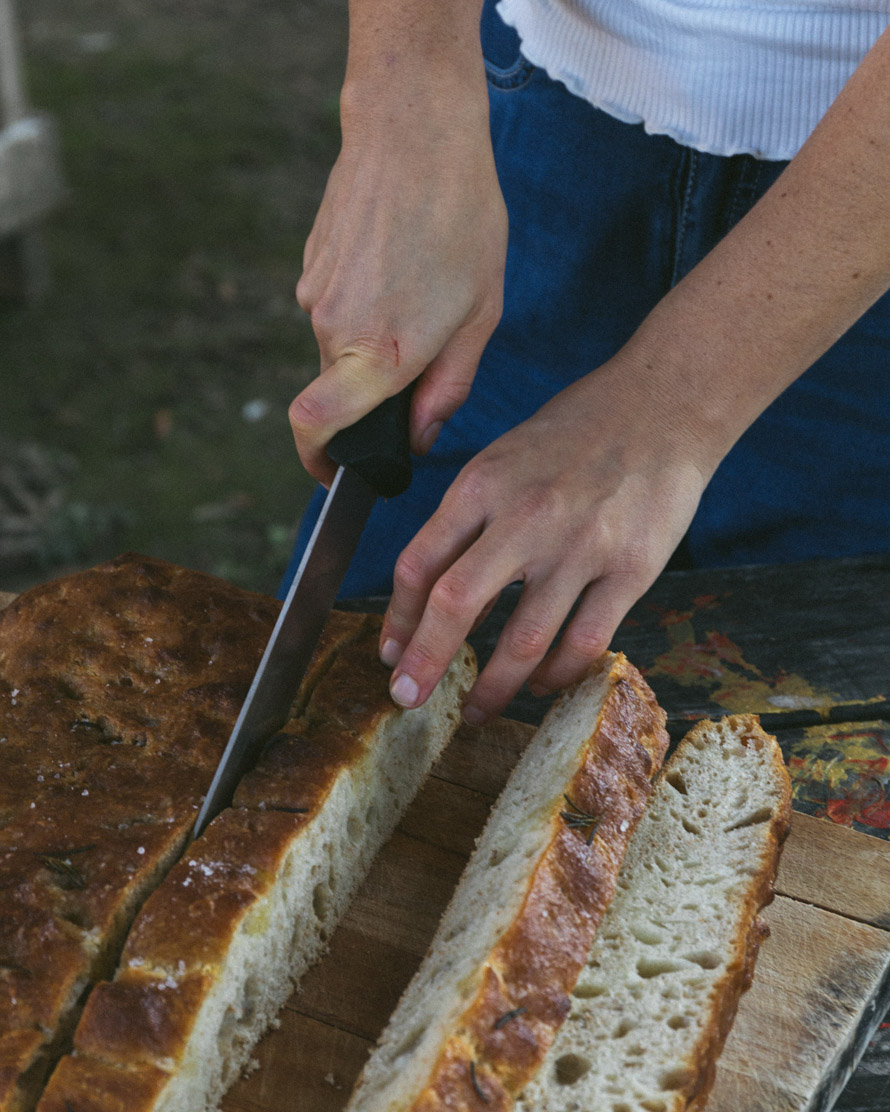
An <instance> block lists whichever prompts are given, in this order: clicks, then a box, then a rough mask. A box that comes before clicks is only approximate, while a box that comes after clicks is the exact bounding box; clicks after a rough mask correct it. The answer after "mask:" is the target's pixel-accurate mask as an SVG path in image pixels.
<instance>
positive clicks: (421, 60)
mask: <svg viewBox="0 0 890 1112" xmlns="http://www.w3.org/2000/svg"><path fill="white" fill-rule="evenodd" d="M481 7H482V4H481V0H450V2H448V3H441V4H430V3H429V0H383V2H382V3H381V2H379V0H375V2H374V3H369V2H367V0H365V2H362V0H352V3H351V4H350V34H349V53H348V58H347V66H346V75H345V78H344V82H343V88H342V92H341V96H340V112H341V124H342V126H343V128H344V131H345V132H349V131H358V130H362V129H365V128H367V127H372V128H373V127H375V126H376V125H378V124H379V125H381V126H382V127H385V128H389V127H391V126H392V125H393V124H395V125H396V126H397V125H398V123H399V121H400V120H401V119H413V120H420V121H421V122H422V121H423V119H424V117H425V116H427V115H430V114H432V115H433V116H438V117H440V118H441V117H442V116H443V115H447V116H451V117H454V116H457V117H462V116H470V117H471V118H473V119H474V120H475V121H478V120H484V123H485V126H486V129H487V121H488V94H487V87H486V81H485V68H484V64H483V60H482V48H481V43H480V38H479V18H480V13H481Z"/></svg>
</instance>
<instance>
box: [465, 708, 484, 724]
mask: <svg viewBox="0 0 890 1112" xmlns="http://www.w3.org/2000/svg"><path fill="white" fill-rule="evenodd" d="M463 716H464V722H466V723H467V724H468V725H470V726H483V725H484V724H485V720H486V718H487V717H488V716H487V715H486V713H485V711H482V710H480V709H479V707H474V706H473V705H472V704H471V705H470V706H467V707H464V709H463Z"/></svg>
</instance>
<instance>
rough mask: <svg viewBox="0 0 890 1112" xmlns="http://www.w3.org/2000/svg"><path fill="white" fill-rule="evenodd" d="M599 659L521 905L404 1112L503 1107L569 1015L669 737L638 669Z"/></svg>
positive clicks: (622, 660)
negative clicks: (575, 760)
mask: <svg viewBox="0 0 890 1112" xmlns="http://www.w3.org/2000/svg"><path fill="white" fill-rule="evenodd" d="M607 666H608V667H609V668H610V676H609V680H610V692H609V694H608V696H607V698H606V701H605V703H604V706H603V710H602V713H601V715H600V719H599V722H598V724H597V728H596V730H595V732H594V734H593V735H592V737H591V740H590V742H589V743H588V748H587V753H586V757H585V759H584V761H583V764H582V766H581V767H580V769H579V770H578V772H577V773H576V775H575V776H574V778H573V779H572V781H571V783H570V784H569V785H567V787H566V797H567V799H568V800H569V801H570V802H568V803H567V802H566V800H565V799H560V800H555V801H554V802H553V805H552V815H551V819H550V827H551V837H550V841H549V844H548V846H547V848H546V849H545V851H544V853H543V855H542V857H541V858H540V860H539V862H538V865H537V867H536V868H535V870H534V872H533V874H532V875H531V876H530V877H529V880H528V886H527V889H526V894H525V898H524V902H523V905H522V908H521V910H520V912H519V914H518V916H517V918H516V919H515V921H514V923H513V924H512V926H511V928H510V929H509V930H508V931H507V932H506V933H505V934H504V935H503V936H502V938H501V939H500V941H499V943H498V944H497V945H496V947H495V948H494V950H493V951H492V952H491V954H490V956H489V959H488V961H487V963H486V966H485V968H484V970H483V973H482V977H481V982H480V988H479V990H478V992H477V994H476V996H475V998H474V1000H473V1001H472V1002H471V1004H470V1005H469V1006H468V1008H467V1009H466V1010H465V1012H464V1014H463V1016H462V1017H461V1019H460V1020H459V1021H458V1023H457V1024H456V1026H455V1029H454V1032H453V1034H452V1036H451V1037H449V1038H448V1039H447V1041H446V1042H445V1044H444V1046H443V1048H442V1051H441V1054H440V1057H439V1059H438V1061H437V1062H436V1064H435V1066H434V1067H433V1070H432V1073H431V1075H430V1078H429V1081H428V1083H427V1085H426V1087H425V1088H424V1090H423V1091H422V1092H421V1093H420V1094H419V1096H418V1097H417V1098H416V1100H415V1101H414V1102H413V1104H412V1109H413V1110H414V1112H437V1110H444V1109H448V1110H449V1112H452V1110H471V1109H472V1110H480V1112H481V1109H483V1108H487V1109H489V1110H490V1109H493V1108H500V1107H504V1108H506V1107H510V1106H512V1099H513V1097H514V1096H515V1095H516V1094H517V1093H518V1092H519V1091H520V1090H521V1089H522V1087H523V1085H524V1084H525V1082H526V1081H527V1080H528V1079H529V1078H530V1077H531V1076H532V1075H533V1074H534V1073H535V1071H536V1070H537V1069H538V1068H539V1066H540V1064H541V1062H542V1060H543V1058H544V1055H545V1054H546V1051H547V1049H548V1047H549V1046H550V1044H551V1043H552V1041H553V1038H554V1035H555V1033H556V1031H557V1029H558V1028H559V1026H560V1025H561V1024H562V1022H563V1020H564V1019H565V1017H566V1015H567V1014H568V1011H569V993H570V992H571V990H572V988H573V987H574V985H575V982H576V981H577V978H578V974H579V972H580V970H581V968H582V966H583V964H584V961H585V959H586V957H587V953H588V950H589V948H590V943H591V941H592V939H593V937H594V935H595V933H596V929H597V927H598V925H599V922H600V920H601V918H602V916H603V913H604V912H605V909H606V907H607V906H608V904H609V901H610V900H611V898H612V894H613V892H614V889H615V882H616V879H617V875H618V869H619V866H620V863H621V859H622V857H623V855H624V850H625V848H626V846H627V843H628V841H629V840H630V836H631V834H632V833H633V830H634V827H635V826H636V824H637V822H638V821H639V818H640V816H641V815H642V813H643V810H644V808H645V805H646V803H647V801H648V799H649V796H650V795H651V792H652V784H653V780H654V779H655V777H656V776H657V773H658V770H659V769H660V767H661V762H662V760H663V758H664V753H665V751H666V749H667V744H668V736H667V733H666V731H665V728H664V724H665V715H664V712H663V711H662V710H661V708H660V707H659V706H658V704H657V702H656V701H655V697H654V695H653V694H652V692H651V691H650V689H649V687H648V685H647V684H646V682H645V680H643V678H642V676H641V675H640V674H639V672H638V671H637V670H636V669H635V668H634V667H633V665H631V664H630V663H629V662H628V661H627V660H626V658H625V657H624V656H622V655H621V654H618V655H615V656H611V657H610V658H609V660H608V662H607ZM579 812H584V813H585V814H588V815H590V816H592V821H591V823H590V824H589V825H588V826H579V825H577V824H576V823H574V822H573V823H570V822H567V821H566V819H565V815H566V813H569V814H572V813H579ZM594 819H595V820H596V822H594V821H593V820H594ZM594 828H595V834H594V835H593V837H592V838H591V831H592V830H594ZM471 1065H472V1069H471V1068H470V1067H471ZM480 1091H481V1093H482V1094H484V1098H483V1096H482V1095H481V1093H480Z"/></svg>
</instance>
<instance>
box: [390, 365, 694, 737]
mask: <svg viewBox="0 0 890 1112" xmlns="http://www.w3.org/2000/svg"><path fill="white" fill-rule="evenodd" d="M621 362H622V360H621V358H620V357H616V358H615V359H613V360H611V361H610V363H609V364H606V365H605V366H604V367H602V368H600V370H599V371H598V372H596V373H595V374H593V375H589V376H587V377H586V378H584V379H582V380H580V381H579V382H577V383H575V384H574V385H572V386H570V387H569V388H568V389H566V390H564V391H563V392H562V393H560V394H558V395H557V396H556V397H555V398H553V399H552V400H551V401H550V402H548V403H547V405H545V406H544V407H543V408H542V409H541V410H540V411H539V412H538V413H537V414H536V415H535V416H534V417H532V418H531V419H530V420H528V421H525V422H524V423H523V424H521V425H519V426H517V427H516V428H515V429H513V430H511V431H510V432H508V433H507V434H506V435H504V436H502V437H501V438H500V439H498V440H496V441H495V442H494V443H493V444H491V445H489V447H488V448H486V449H485V450H483V451H482V452H480V453H479V455H478V456H476V457H475V458H474V459H473V460H471V461H470V463H469V464H468V465H467V466H466V467H465V468H464V469H463V470H462V471H461V473H460V474H459V476H458V477H457V479H456V480H455V482H454V483H453V484H452V486H451V488H450V489H449V490H448V492H447V493H446V495H445V498H444V499H443V501H442V504H441V506H440V508H439V509H438V511H437V512H436V513H435V514H434V516H433V517H432V518H431V519H430V520H429V522H428V523H427V524H426V525H425V526H424V527H423V528H422V529H421V530H420V532H419V533H418V534H417V536H416V537H415V539H414V540H413V541H412V543H411V544H410V545H409V546H408V547H407V548H406V549H405V551H404V552H403V553H402V555H401V556H400V558H399V561H398V563H397V565H396V569H395V577H394V589H393V596H392V601H391V603H390V607H389V610H388V612H387V615H386V618H385V621H384V626H383V631H382V635H381V642H380V644H381V657H382V658H383V660H384V662H385V663H387V664H389V665H390V666H392V665H394V664H395V670H394V673H393V677H392V681H391V685H390V688H391V691H392V694H393V697H394V699H395V700H396V702H398V703H400V704H401V705H403V706H416V705H419V704H420V703H422V702H423V701H424V700H425V699H426V698H427V697H428V696H429V694H430V692H431V691H432V689H433V688H434V686H435V685H436V683H437V682H438V680H439V679H440V677H441V676H442V674H443V673H444V671H445V669H446V667H447V666H448V663H449V661H450V660H451V658H452V656H453V655H454V653H455V652H456V651H457V649H458V647H459V646H460V643H461V642H462V641H463V640H464V639H465V638H466V636H467V634H468V633H469V632H470V631H471V629H472V628H473V627H474V625H475V624H476V623H477V620H478V619H479V617H480V616H481V615H482V614H484V613H485V612H486V610H487V609H488V608H489V607H490V605H491V604H492V603H493V601H494V600H495V599H496V598H497V596H498V595H499V594H500V592H501V590H502V588H503V587H505V586H506V585H507V584H508V583H512V582H514V581H516V580H521V581H522V583H523V590H522V594H521V597H520V601H519V603H518V604H517V607H516V609H515V611H514V613H513V614H512V616H511V617H510V619H509V621H508V622H507V623H506V625H505V627H504V630H503V632H502V634H501V637H500V639H499V641H498V644H497V647H496V649H495V652H494V654H493V656H492V658H491V660H490V661H489V663H488V665H487V666H486V667H485V669H484V670H483V672H482V673H481V675H480V676H479V678H478V680H477V682H476V684H475V686H474V687H473V689H472V691H471V692H470V693H469V695H468V696H467V699H466V702H465V707H464V716H465V718H466V719H467V721H469V722H471V723H472V724H480V723H482V722H483V721H485V720H486V719H488V718H489V717H491V716H493V715H495V714H497V713H499V712H500V711H501V710H503V708H504V707H505V706H506V705H507V703H508V702H509V701H510V699H511V698H512V696H513V695H514V694H515V693H516V691H517V690H518V689H519V687H520V686H521V685H522V683H523V682H524V681H525V680H527V679H528V681H529V685H530V687H531V690H532V691H533V693H535V694H543V693H545V692H547V691H551V690H554V689H556V688H560V687H563V686H565V685H566V684H569V683H572V682H574V681H575V680H578V679H580V678H581V676H583V674H584V673H585V672H586V671H587V669H588V668H589V667H590V665H591V663H592V662H593V661H594V660H595V659H596V658H597V657H599V656H600V655H601V654H602V652H603V651H604V650H605V649H606V648H607V647H608V644H609V641H610V639H611V637H612V635H613V633H614V631H615V629H616V628H617V626H618V624H619V622H620V621H621V619H622V618H623V617H624V615H625V613H626V612H627V610H628V609H629V608H630V606H632V605H633V603H634V602H635V601H636V600H637V599H638V598H639V597H640V595H641V594H643V592H644V591H645V590H646V589H647V588H648V587H649V586H650V585H651V583H652V582H653V581H654V579H655V578H656V576H657V575H658V573H659V572H660V571H661V569H662V568H663V566H664V564H665V563H666V562H667V560H668V558H669V557H670V555H671V553H672V552H673V550H674V548H675V547H676V546H677V544H678V543H679V542H680V540H681V538H682V537H683V534H684V532H685V530H686V528H687V526H688V524H689V522H690V521H691V519H692V516H693V514H694V512H695V509H696V507H697V505H698V501H699V498H700V496H701V493H702V490H703V489H704V486H705V483H706V481H707V478H708V477H709V469H702V468H701V467H699V466H697V465H696V463H695V462H694V461H693V460H692V458H691V456H692V453H690V451H689V447H688V446H689V442H690V441H689V438H688V437H687V436H686V435H685V431H684V430H683V429H672V428H670V427H669V425H668V423H667V422H666V421H665V420H664V417H663V415H662V414H658V413H653V412H651V411H650V412H649V413H647V412H646V403H645V401H643V400H641V399H640V398H639V397H638V396H637V397H635V396H634V394H633V392H631V391H629V390H628V387H627V383H626V381H625V382H622V374H623V372H622V370H621V368H620V366H619V364H620V363H621ZM650 404H651V403H650ZM579 597H580V599H581V602H580V605H579V607H578V610H577V612H576V614H575V615H574V616H573V618H572V620H571V622H570V623H569V625H568V627H567V628H566V630H565V632H564V633H563V636H562V638H561V640H560V642H559V644H558V645H556V646H555V647H553V648H552V649H551V648H550V646H551V644H552V642H553V641H554V638H556V636H557V633H558V630H559V628H560V626H561V625H562V623H563V621H564V619H565V618H566V616H567V614H568V613H569V611H570V609H571V608H572V606H573V605H574V604H575V602H576V601H577V600H578V599H579Z"/></svg>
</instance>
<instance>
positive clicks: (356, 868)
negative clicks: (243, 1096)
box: [0, 557, 474, 1112]
mask: <svg viewBox="0 0 890 1112" xmlns="http://www.w3.org/2000/svg"><path fill="white" fill-rule="evenodd" d="M277 609H278V604H277V603H275V602H274V601H273V600H270V599H265V598H263V597H261V596H258V595H253V594H250V593H249V592H244V591H241V590H239V589H237V588H234V587H232V586H231V585H229V584H225V583H222V582H221V581H219V580H215V579H213V578H212V577H210V576H205V575H201V574H200V573H195V572H188V571H185V570H184V569H181V568H175V567H173V566H172V565H169V564H165V563H163V562H161V561H156V560H148V559H145V558H142V557H123V558H121V559H119V560H116V561H112V562H110V563H109V564H106V565H102V566H101V567H99V568H96V569H93V570H92V571H90V572H86V573H82V574H80V575H77V576H71V577H68V578H66V579H62V580H58V581H56V582H54V583H52V584H47V585H45V586H44V587H41V588H37V589H35V590H34V591H32V592H28V593H27V594H26V595H23V596H21V597H20V598H19V599H18V600H17V601H16V602H15V603H13V605H12V607H11V608H10V609H8V610H7V611H5V612H4V613H3V614H2V616H0V738H2V741H0V747H2V750H0V754H2V758H3V762H4V764H3V768H4V777H3V778H2V780H0V819H2V827H0V885H2V887H3V894H4V897H5V902H4V915H3V916H2V917H0V988H2V990H3V991H2V994H0V1110H2V1112H29V1110H30V1109H33V1108H34V1107H35V1104H36V1103H37V1101H38V1098H39V1096H40V1092H41V1089H42V1087H43V1084H44V1081H45V1078H46V1074H47V1071H48V1069H49V1068H50V1067H51V1066H52V1063H53V1061H54V1060H55V1059H56V1058H58V1055H59V1054H60V1053H64V1051H65V1050H66V1048H67V1047H70V1039H71V1031H72V1028H73V1027H74V1024H75V1023H76V1022H77V1018H78V1015H79V1014H80V1011H81V1009H82V1007H83V1003H84V1000H85V999H86V1001H87V1006H86V1009H85V1012H84V1015H83V1019H82V1021H81V1023H80V1026H79V1028H78V1034H77V1049H76V1053H75V1055H74V1056H70V1055H69V1056H68V1057H65V1058H63V1059H62V1062H61V1064H60V1066H59V1068H58V1069H57V1070H56V1072H55V1074H54V1076H53V1078H52V1080H51V1082H50V1085H49V1087H48V1088H47V1089H46V1091H45V1093H44V1095H43V1097H42V1098H41V1099H40V1103H39V1107H40V1108H41V1109H44V1108H57V1109H59V1110H60V1112H69V1110H70V1109H76V1110H77V1112H83V1110H84V1109H120V1110H121V1112H123V1110H127V1112H136V1110H138V1109H141V1108H143V1107H145V1108H156V1107H157V1108H162V1107H172V1108H176V1107H182V1108H189V1109H198V1108H202V1107H205V1106H206V1107H213V1106H214V1105H215V1101H216V1100H217V1099H218V1097H219V1095H220V1093H221V1091H222V1088H223V1087H224V1086H225V1084H227V1083H228V1081H230V1080H231V1078H232V1076H234V1074H235V1073H237V1071H238V1069H239V1068H240V1066H241V1065H242V1064H243V1063H244V1061H245V1059H246V1057H247V1054H248V1051H249V1047H250V1045H251V1043H252V1042H253V1041H255V1039H256V1038H257V1037H258V1035H259V1034H260V1033H261V1031H262V1029H263V1028H264V1027H265V1026H267V1025H268V1023H269V1021H270V1019H271V1018H272V1017H273V1016H274V1013H275V1011H276V1010H277V1008H278V1006H279V1005H280V1003H281V1002H282V1000H283V998H284V997H285V996H286V995H287V993H288V992H289V990H290V986H291V984H292V979H293V978H294V977H297V976H299V973H300V972H301V971H302V969H303V968H304V967H305V965H306V964H308V962H310V961H311V960H313V958H314V957H315V956H317V954H318V952H319V950H320V949H321V947H322V946H323V945H324V941H325V939H326V937H327V936H328V934H329V933H330V931H331V930H332V929H333V924H334V922H335V921H336V918H337V916H338V915H339V914H340V912H341V911H342V908H343V906H344V904H345V902H346V901H347V900H348V897H349V895H350V893H351V892H352V890H353V889H354V888H355V886H356V885H357V883H358V881H359V880H360V878H361V875H362V873H363V871H364V870H365V868H366V867H367V865H368V863H369V861H370V859H371V857H372V856H373V853H374V850H375V848H376V846H377V845H378V844H379V843H380V841H382V839H383V838H385V837H386V835H387V833H388V831H389V830H390V829H391V828H392V826H393V825H394V824H395V822H396V821H397V818H398V815H399V813H400V808H403V807H404V806H405V805H406V804H407V802H408V799H409V798H410V795H411V794H413V791H414V790H415V789H416V787H417V786H418V784H419V782H420V780H421V779H422V777H423V775H424V774H425V771H426V769H427V768H428V767H429V765H430V764H431V763H432V761H433V759H434V758H435V755H436V754H437V753H438V751H439V750H440V749H441V748H442V746H443V745H444V743H445V742H446V741H447V739H448V738H449V737H450V734H451V732H452V731H453V729H454V728H455V726H456V724H457V722H458V720H459V705H460V698H461V695H462V692H463V691H464V690H465V689H466V687H467V686H468V685H469V684H470V682H471V680H472V675H473V674H474V663H473V660H472V656H471V654H470V653H469V650H465V651H463V652H462V653H461V654H459V657H458V659H457V660H456V662H455V664H454V665H453V667H452V670H451V672H450V673H449V676H448V677H447V680H446V681H445V682H444V683H443V684H442V685H441V687H440V690H439V691H437V693H436V695H435V696H434V697H433V699H432V700H431V701H430V703H429V704H428V708H427V709H426V710H423V711H421V712H403V711H399V710H397V709H396V708H394V707H393V705H392V703H391V701H390V699H389V697H388V692H387V678H388V676H387V673H386V671H385V669H383V668H382V666H381V665H380V664H379V661H378V660H377V652H376V643H377V636H378V630H379V619H378V618H375V617H372V616H368V615H353V614H338V613H335V614H334V615H332V619H331V621H330V622H329V624H328V627H327V628H326V630H325V632H324V634H323V636H322V639H321V642H320V644H319V647H318V650H317V652H316V655H315V657H314V658H313V661H312V663H311V665H310V668H309V670H308V673H307V677H306V679H305V680H304V683H303V685H302V687H301V690H300V693H299V694H298V697H297V699H296V701H295V704H294V711H293V716H292V718H291V720H290V721H289V722H288V724H287V725H286V726H285V728H284V729H283V730H282V731H281V733H280V734H279V735H277V736H276V738H275V739H274V740H273V741H272V743H271V745H270V746H269V748H268V749H267V751H266V753H265V755H264V757H263V759H262V761H261V763H260V764H259V765H258V766H257V768H256V769H255V770H254V771H253V772H252V773H251V774H250V775H249V776H248V777H247V778H246V779H245V780H244V781H243V782H242V784H241V786H240V788H239V790H238V794H237V795H236V798H235V801H234V806H233V807H232V808H230V809H229V810H228V811H225V812H223V814H222V815H220V816H219V817H218V818H217V819H216V820H215V821H214V822H213V823H212V824H211V826H210V827H209V828H208V830H207V832H206V833H205V835H204V836H203V837H202V838H201V839H199V840H198V841H197V842H195V843H194V844H193V845H192V846H191V847H190V848H189V849H188V851H187V852H186V853H185V855H184V856H182V853H183V849H184V848H185V846H186V843H187V839H188V836H189V833H190V831H191V828H192V826H193V823H194V819H195V816H196V813H197V808H198V806H199V804H200V801H201V798H202V796H203V793H204V791H205V790H206V788H207V785H208V784H209V781H210V778H211V777H212V775H213V771H214V769H215V766H216V763H217V761H218V759H219V756H220V755H221V753H222V750H223V748H224V746H225V742H226V740H227V738H228V735H229V732H230V730H231V726H232V724H233V722H234V719H235V717H236V715H237V712H238V709H239V707H240V704H241V702H242V701H243V698H244V695H245V694H246V692H247V688H248V686H249V684H250V681H251V678H252V676H253V672H254V670H255V668H256V665H257V663H258V661H259V659H260V656H261V655H262V651H263V648H264V646H265V643H266V640H267V638H268V635H269V632H270V631H271V628H272V625H273V623H274V619H275V615H276V613H277ZM180 858H181V859H180ZM177 860H178V864H175V868H173V871H172V872H171V873H170V875H169V876H168V877H167V879H166V881H164V882H163V883H161V881H162V880H163V878H164V876H165V874H167V873H168V871H169V870H170V869H171V866H173V865H174V863H175V862H177ZM159 884H160V887H158V885H159ZM155 889H157V891H155V893H154V896H152V897H151V898H149V897H150V896H151V893H152V891H154V890H155ZM146 901H147V902H146ZM143 905H144V906H143ZM140 908H142V911H141V913H140V914H139V916H138V919H137V921H136V925H135V927H134V929H133V931H132V932H131V934H130V938H129V941H128V943H127V949H126V954H125V957H124V959H123V961H122V962H121V964H120V966H119V967H118V971H117V974H116V976H115V979H114V980H113V981H111V982H104V981H103V982H102V983H100V984H99V986H98V987H97V988H96V989H94V990H93V991H92V993H91V992H90V987H91V985H93V984H94V983H95V982H96V981H97V980H101V979H102V978H104V977H109V976H110V975H111V974H112V973H113V972H114V969H115V966H116V964H117V960H118V956H119V954H120V950H121V946H122V943H123V939H124V936H125V934H126V931H127V929H128V927H129V926H130V924H131V922H132V920H133V917H134V915H136V913H137V911H139V909H140ZM202 1040H203V1041H202ZM211 1044H212V1045H211ZM195 1063H197V1065H195ZM171 1080H172V1081H173V1082H174V1084H171ZM177 1094H178V1095H177ZM165 1101H166V1102H167V1103H164V1102H165ZM171 1101H172V1103H170V1102H171ZM177 1101H180V1102H184V1103H179V1104H177V1103H176V1102H177ZM158 1102H159V1103H158ZM202 1102H203V1103H202Z"/></svg>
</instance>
